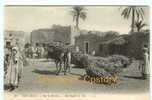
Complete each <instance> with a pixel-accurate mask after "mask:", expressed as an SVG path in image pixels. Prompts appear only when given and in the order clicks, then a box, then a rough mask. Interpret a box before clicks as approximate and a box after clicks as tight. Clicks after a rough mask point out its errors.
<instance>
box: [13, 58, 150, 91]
mask: <svg viewBox="0 0 152 100" xmlns="http://www.w3.org/2000/svg"><path fill="white" fill-rule="evenodd" d="M28 63H29V64H28V66H25V67H24V73H23V76H22V79H21V81H20V85H19V87H18V88H17V89H15V90H14V91H12V92H13V93H24V92H28V93H29V92H38V93H41V92H43V93H44V92H49V93H54V92H57V93H62V92H64V93H71V92H72V93H81V92H82V93H143V92H148V91H149V80H143V79H141V73H140V71H139V70H138V63H139V62H138V61H134V62H133V63H132V64H131V65H130V66H129V67H128V68H126V69H124V71H123V72H122V73H120V76H119V82H118V84H113V85H104V84H92V83H90V82H87V81H85V80H82V79H81V77H82V76H83V75H84V74H85V70H84V69H81V68H74V67H73V68H72V69H71V73H70V74H67V75H64V74H63V73H60V75H58V76H57V75H55V71H56V67H55V64H54V62H53V61H52V60H51V59H49V60H46V59H32V60H31V59H29V60H28Z"/></svg>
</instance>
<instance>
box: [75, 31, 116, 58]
mask: <svg viewBox="0 0 152 100" xmlns="http://www.w3.org/2000/svg"><path fill="white" fill-rule="evenodd" d="M117 36H118V33H117V32H112V31H111V32H110V31H109V32H104V33H101V32H100V33H99V32H97V33H95V32H93V31H89V32H88V33H87V34H81V35H79V36H77V37H76V38H75V45H76V46H78V47H79V49H80V51H81V52H83V53H86V54H91V53H92V52H93V51H95V55H96V56H99V55H101V44H102V42H104V41H107V40H111V39H113V38H116V37H117Z"/></svg>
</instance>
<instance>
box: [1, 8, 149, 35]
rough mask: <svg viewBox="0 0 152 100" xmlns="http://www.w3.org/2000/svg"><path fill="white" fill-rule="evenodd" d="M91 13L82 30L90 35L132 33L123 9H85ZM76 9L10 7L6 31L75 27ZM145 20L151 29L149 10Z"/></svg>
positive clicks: (82, 22)
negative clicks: (72, 10)
mask: <svg viewBox="0 0 152 100" xmlns="http://www.w3.org/2000/svg"><path fill="white" fill-rule="evenodd" d="M84 7H85V8H86V12H87V18H86V20H85V21H83V20H80V25H79V27H80V29H85V30H88V31H90V30H91V31H101V32H105V31H117V32H119V33H120V34H126V33H128V32H129V31H130V25H131V19H128V20H126V19H124V18H123V17H122V16H121V10H122V9H121V8H123V6H121V7H120V6H84ZM71 8H72V6H6V7H5V11H4V16H5V17H4V18H5V30H18V31H25V32H28V33H30V32H31V31H32V30H35V29H39V28H51V26H52V25H53V24H59V25H63V26H67V25H71V26H73V25H74V22H73V17H72V16H71V14H70V11H71ZM144 11H145V20H144V22H145V23H146V24H148V26H147V27H145V28H149V9H148V8H147V7H144Z"/></svg>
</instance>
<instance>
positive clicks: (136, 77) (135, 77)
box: [123, 76, 144, 80]
mask: <svg viewBox="0 0 152 100" xmlns="http://www.w3.org/2000/svg"><path fill="white" fill-rule="evenodd" d="M123 77H125V78H132V79H139V80H144V79H143V77H140V76H123Z"/></svg>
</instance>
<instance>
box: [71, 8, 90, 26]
mask: <svg viewBox="0 0 152 100" xmlns="http://www.w3.org/2000/svg"><path fill="white" fill-rule="evenodd" d="M71 15H72V16H73V21H75V26H76V28H77V29H79V19H82V20H85V19H86V17H87V13H86V9H85V8H84V7H83V6H74V7H72V10H71Z"/></svg>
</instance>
